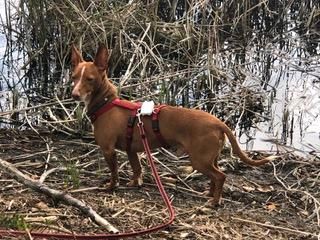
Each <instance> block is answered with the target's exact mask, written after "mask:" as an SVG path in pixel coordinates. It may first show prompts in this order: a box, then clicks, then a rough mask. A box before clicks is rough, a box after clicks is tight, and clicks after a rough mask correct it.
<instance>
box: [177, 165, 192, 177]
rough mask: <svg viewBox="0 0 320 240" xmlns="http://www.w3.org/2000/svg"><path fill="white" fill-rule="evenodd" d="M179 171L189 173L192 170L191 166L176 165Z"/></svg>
mask: <svg viewBox="0 0 320 240" xmlns="http://www.w3.org/2000/svg"><path fill="white" fill-rule="evenodd" d="M178 169H179V171H181V172H182V173H184V174H188V175H189V174H191V173H192V172H193V167H192V166H180V167H178Z"/></svg>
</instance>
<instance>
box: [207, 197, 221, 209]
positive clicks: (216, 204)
mask: <svg viewBox="0 0 320 240" xmlns="http://www.w3.org/2000/svg"><path fill="white" fill-rule="evenodd" d="M222 203H223V202H222V199H221V198H220V199H218V200H217V199H214V198H210V199H209V200H208V201H207V203H206V206H208V207H212V208H216V207H220V206H221V205H222Z"/></svg>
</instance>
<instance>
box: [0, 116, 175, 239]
mask: <svg viewBox="0 0 320 240" xmlns="http://www.w3.org/2000/svg"><path fill="white" fill-rule="evenodd" d="M137 117H138V124H137V125H138V129H139V132H140V136H141V140H142V143H143V146H144V150H145V152H146V154H147V159H148V162H149V164H150V167H151V170H152V174H153V178H154V179H155V181H156V184H157V187H158V189H159V191H160V194H161V197H162V199H163V201H164V202H165V204H166V206H167V208H168V210H169V215H170V218H169V220H168V221H167V222H165V223H163V224H161V225H158V226H154V227H151V228H147V229H142V230H138V231H134V232H127V233H126V232H124V233H118V234H97V235H84V234H63V233H42V232H32V231H31V232H30V235H31V236H32V237H41V238H57V239H81V240H83V239H88V240H91V239H118V238H127V237H134V236H139V235H143V234H148V233H152V232H156V231H159V230H160V229H163V228H166V227H168V226H169V225H170V224H171V223H172V222H173V220H174V218H175V212H174V209H173V207H172V205H171V202H170V199H169V197H168V195H167V193H166V191H165V190H164V187H163V185H162V182H161V180H160V177H159V174H158V171H157V168H156V166H155V164H154V161H153V158H152V155H151V150H150V147H149V143H148V139H147V137H146V133H145V130H144V127H143V122H142V121H141V118H140V114H139V113H138V114H137ZM22 235H27V233H26V232H25V231H14V230H6V229H0V238H2V237H4V236H22Z"/></svg>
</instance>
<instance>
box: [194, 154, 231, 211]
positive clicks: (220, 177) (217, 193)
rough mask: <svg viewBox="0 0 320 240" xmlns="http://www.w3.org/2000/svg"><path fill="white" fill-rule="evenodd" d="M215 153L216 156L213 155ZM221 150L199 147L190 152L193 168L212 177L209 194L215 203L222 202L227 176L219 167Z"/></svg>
mask: <svg viewBox="0 0 320 240" xmlns="http://www.w3.org/2000/svg"><path fill="white" fill-rule="evenodd" d="M212 154H214V156H212ZM219 155H220V151H212V149H205V148H203V149H198V151H196V152H193V153H191V154H190V159H191V164H192V167H193V169H195V170H197V171H199V172H201V173H203V174H204V175H206V176H208V177H209V178H210V190H209V193H208V195H209V196H210V197H212V200H211V201H210V202H211V203H212V204H213V205H217V204H220V200H221V195H222V188H223V184H224V182H225V179H226V176H225V174H224V173H223V172H221V171H220V170H219V169H218V165H217V159H218V158H219Z"/></svg>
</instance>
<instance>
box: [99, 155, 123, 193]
mask: <svg viewBox="0 0 320 240" xmlns="http://www.w3.org/2000/svg"><path fill="white" fill-rule="evenodd" d="M103 156H104V159H105V160H106V162H107V164H108V166H109V169H110V172H111V179H110V182H109V183H107V186H106V188H107V191H111V190H113V189H114V188H116V187H118V186H119V174H118V161H117V156H116V152H115V150H114V149H112V150H111V149H110V150H104V151H103Z"/></svg>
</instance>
